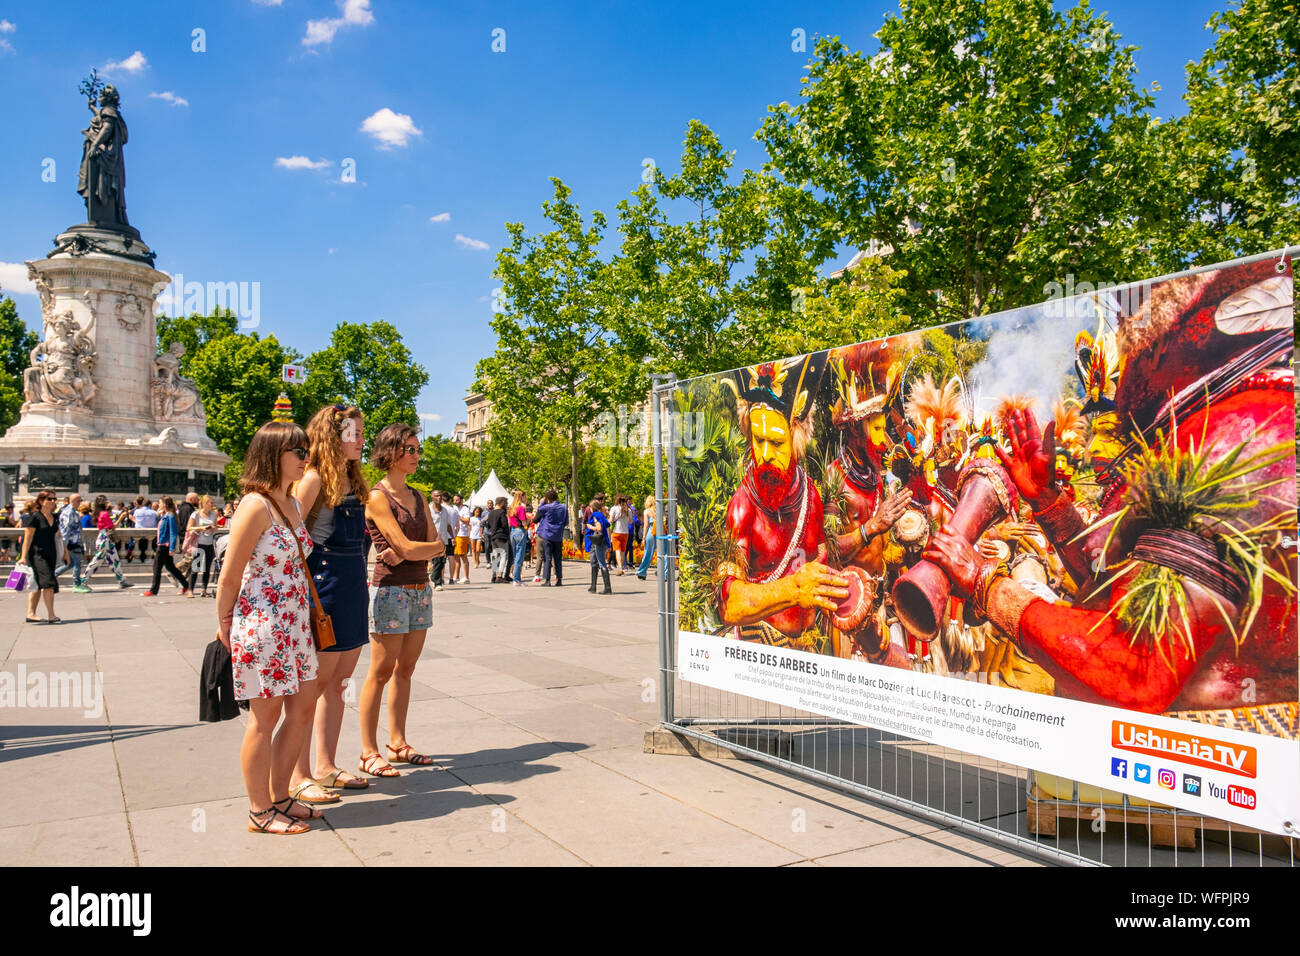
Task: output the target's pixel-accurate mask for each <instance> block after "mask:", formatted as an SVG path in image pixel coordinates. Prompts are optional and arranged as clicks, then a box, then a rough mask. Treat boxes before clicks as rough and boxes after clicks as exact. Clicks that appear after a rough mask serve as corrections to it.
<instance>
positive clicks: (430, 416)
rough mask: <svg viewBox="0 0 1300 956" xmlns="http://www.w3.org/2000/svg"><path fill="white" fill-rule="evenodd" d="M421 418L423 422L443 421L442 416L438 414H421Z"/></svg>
mask: <svg viewBox="0 0 1300 956" xmlns="http://www.w3.org/2000/svg"><path fill="white" fill-rule="evenodd" d="M419 416H420V420H421V421H426V422H440V421H442V416H441V415H439V414H438V413H437V412H420V413H419Z"/></svg>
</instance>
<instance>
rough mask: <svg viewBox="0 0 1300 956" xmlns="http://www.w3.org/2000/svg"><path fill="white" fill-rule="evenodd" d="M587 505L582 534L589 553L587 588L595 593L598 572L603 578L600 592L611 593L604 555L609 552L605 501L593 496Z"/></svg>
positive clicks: (607, 565)
mask: <svg viewBox="0 0 1300 956" xmlns="http://www.w3.org/2000/svg"><path fill="white" fill-rule="evenodd" d="M589 507H590V508H591V513H590V514H589V515H588V516H587V523H586V526H585V531H586V534H585V536H584V537H585V539H586V543H587V551H588V552H590V554H591V587H589V588H587V590H588V591H590V592H591V593H592V594H595V593H596V575H597V573H599V574H601V575H603V576H604V579H605V590H603V591H601V592H600V593H601V594H613V593H614V592H613V591H612V590H610V587H609V564H608V563H607V562H606V560H605V555H606V554H607V553H608V552H609V518H608V517H606V515H605V503H604V502H603V501H601V500H600V499H599V498H593V499H591V505H590V506H589Z"/></svg>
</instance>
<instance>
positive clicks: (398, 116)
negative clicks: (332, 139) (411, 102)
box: [361, 106, 424, 149]
mask: <svg viewBox="0 0 1300 956" xmlns="http://www.w3.org/2000/svg"><path fill="white" fill-rule="evenodd" d="M361 132H363V133H368V134H370V135H371V136H373V137H374V138H375V140H376V141H377V142H378V144H379V148H380V149H392V148H393V147H394V146H405V145H406V143H407V141H408V140H409V139H410V138H411V137H412V136H423V135H424V133H422V132H421V131H420V130H419V129H417V128H416V125H415V123H414V122H412V120H411V117H410V116H409V115H407V114H406V113H394V112H393V111H392V110H390V109H389V108H388V107H387V106H385V107H384V108H383V109H382V110H376V111H375V112H373V113H371V114H370V115H369V116H367V117H366V118H365V121H364V122H363V123H362V124H361Z"/></svg>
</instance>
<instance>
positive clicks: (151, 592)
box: [140, 591, 158, 597]
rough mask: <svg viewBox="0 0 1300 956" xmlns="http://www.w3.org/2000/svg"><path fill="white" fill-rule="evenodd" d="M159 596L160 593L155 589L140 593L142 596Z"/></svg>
mask: <svg viewBox="0 0 1300 956" xmlns="http://www.w3.org/2000/svg"><path fill="white" fill-rule="evenodd" d="M157 596H158V595H157V594H155V593H154V592H153V591H145V592H144V594H141V595H140V597H157Z"/></svg>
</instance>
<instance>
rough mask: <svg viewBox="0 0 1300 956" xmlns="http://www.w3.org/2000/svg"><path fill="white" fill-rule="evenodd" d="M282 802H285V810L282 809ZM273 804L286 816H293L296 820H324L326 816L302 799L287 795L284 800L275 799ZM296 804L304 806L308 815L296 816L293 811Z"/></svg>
mask: <svg viewBox="0 0 1300 956" xmlns="http://www.w3.org/2000/svg"><path fill="white" fill-rule="evenodd" d="M282 803H283V804H284V809H283V810H281V809H280V804H282ZM271 806H273V807H275V809H277V810H279V811H280V812H281V813H283V814H284V815H285V816H287V817H292V818H293V819H294V820H322V819H324V817H325V814H323V813H321V812H320V811H319V810H317V809H316V808H315V807H313V806H309V805H307V804H305V803H303V802H302V801H301V800H295V799H294V798H293V797H285V798H284V799H283V800H277V801H275V803H273V804H271ZM295 806H299V807H302V808H303V809H304V810H306V811H307V815H306V816H294V814H293V813H292V812H291V811H292V810H293V808H294V807H295Z"/></svg>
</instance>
